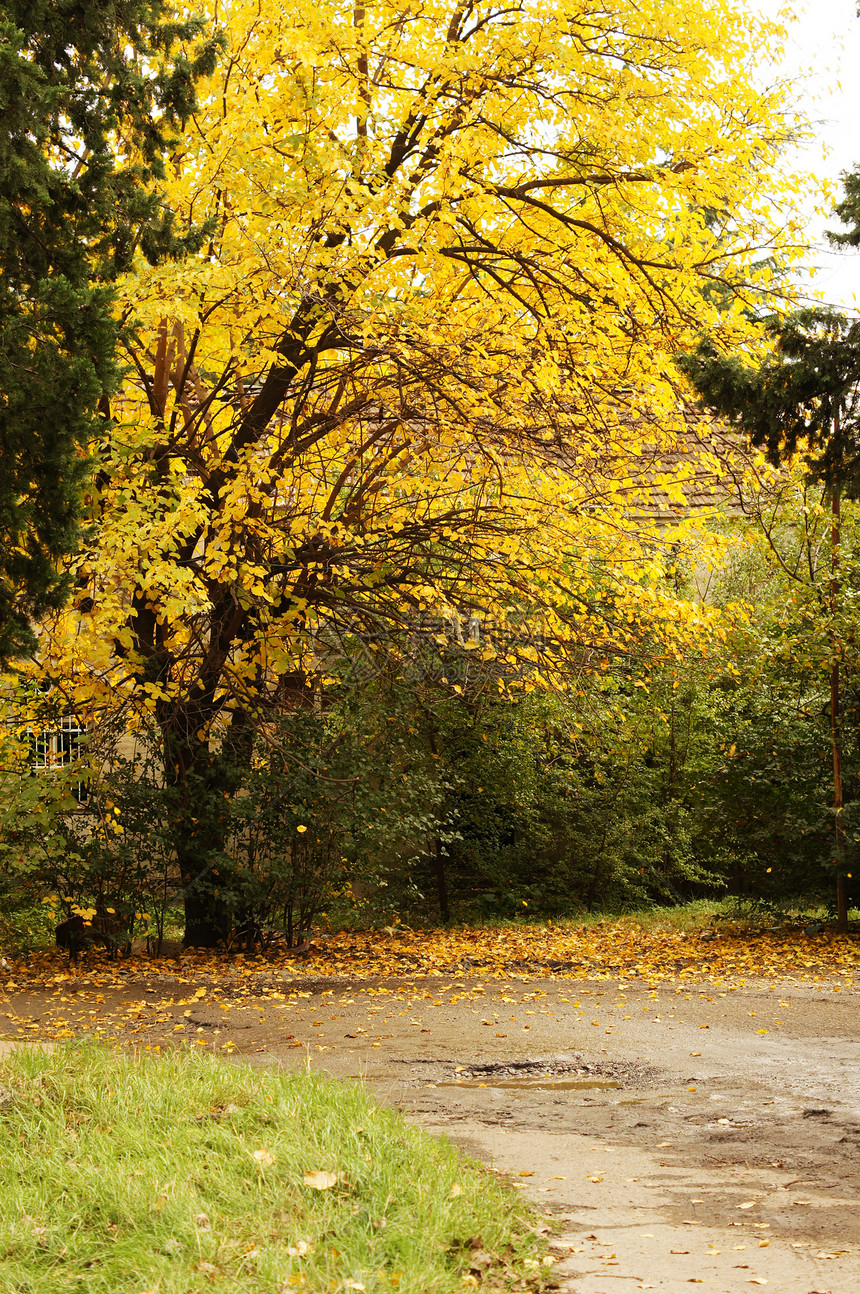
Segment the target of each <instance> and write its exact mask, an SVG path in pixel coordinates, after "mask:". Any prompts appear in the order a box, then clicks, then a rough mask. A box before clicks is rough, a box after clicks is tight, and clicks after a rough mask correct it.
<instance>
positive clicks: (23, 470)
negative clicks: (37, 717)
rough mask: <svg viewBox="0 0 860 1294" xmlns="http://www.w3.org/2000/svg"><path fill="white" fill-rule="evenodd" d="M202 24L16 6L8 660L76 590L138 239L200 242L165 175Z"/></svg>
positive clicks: (155, 245) (5, 75) (3, 109)
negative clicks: (92, 467)
mask: <svg viewBox="0 0 860 1294" xmlns="http://www.w3.org/2000/svg"><path fill="white" fill-rule="evenodd" d="M201 30H202V24H201V22H200V21H199V20H198V21H195V20H188V19H183V20H182V21H176V20H174V19H173V18H172V17H171V14H170V10H169V8H168V6H167V5H166V4H165V3H162V0H120V2H118V0H95V2H89V0H88V3H86V4H82V3H76V2H74V0H72V2H69V0H63V2H57V0H53V2H52V0H26V3H24V2H22V0H4V3H3V4H2V5H0V120H2V126H0V267H2V270H1V271H0V324H1V325H2V328H1V329H0V338H2V339H0V391H2V400H0V451H2V464H0V661H3V660H8V659H9V658H10V657H15V656H18V655H20V654H21V653H25V652H28V651H30V650H32V648H33V645H34V638H33V634H32V632H31V629H30V624H29V622H30V620H31V619H32V618H33V617H38V616H39V615H42V614H44V613H45V612H46V611H47V610H49V609H51V608H56V607H58V606H59V605H61V604H62V601H63V599H64V597H65V596H66V594H67V592H68V576H67V573H61V572H60V571H59V570H58V562H60V560H61V559H62V558H64V557H66V556H68V554H69V553H70V552H72V551H73V550H74V548H75V546H76V542H77V523H78V520H79V514H80V503H81V488H82V483H83V480H84V477H85V474H86V471H87V457H86V455H87V450H88V448H89V446H90V443H91V441H92V440H93V438H94V437H95V436H97V434H98V422H99V420H100V419H101V418H102V417H103V416H104V412H105V410H104V408H102V409H101V411H100V407H99V406H100V402H101V401H103V400H104V399H105V398H106V397H107V396H108V395H109V394H110V393H111V392H112V391H113V389H114V388H115V385H116V377H117V370H116V367H115V349H116V336H117V320H116V315H115V312H114V309H113V294H112V291H111V286H110V285H111V283H112V282H113V281H114V280H115V279H116V276H117V274H120V273H123V272H125V271H126V270H128V269H129V267H130V266H131V264H132V261H133V259H134V255H135V252H136V251H137V250H140V251H142V252H143V253H144V255H146V256H147V257H148V258H149V259H150V260H152V261H157V260H159V259H162V258H163V257H164V256H165V255H166V254H170V253H171V252H176V251H178V250H182V249H183V248H184V247H185V246H187V245H188V239H186V238H185V233H186V232H187V231H185V230H183V231H176V230H174V229H173V226H172V219H173V218H172V213H171V212H170V211H169V210H168V209H167V207H166V206H165V205H164V200H163V196H162V195H161V194H160V193H159V188H158V185H159V181H160V180H162V179H163V178H164V169H163V163H164V158H165V156H166V153H167V151H168V149H169V146H170V141H171V138H172V136H173V133H174V131H175V130H177V129H178V128H179V127H180V126H181V125H182V123H183V122H184V121H185V120H186V119H187V117H188V115H189V114H190V112H191V110H192V108H193V105H194V84H195V81H196V79H197V77H198V76H199V75H200V74H201V73H202V72H203V71H204V70H205V71H208V72H211V71H212V69H213V66H214V55H215V51H216V49H217V46H218V44H219V40H218V37H217V34H215V35H210V36H207V37H206V38H205V39H204V40H202V41H199V40H198V39H197V38H198V36H199V35H200V33H201ZM198 241H199V240H198ZM191 243H192V245H193V243H194V239H193V237H192V239H191Z"/></svg>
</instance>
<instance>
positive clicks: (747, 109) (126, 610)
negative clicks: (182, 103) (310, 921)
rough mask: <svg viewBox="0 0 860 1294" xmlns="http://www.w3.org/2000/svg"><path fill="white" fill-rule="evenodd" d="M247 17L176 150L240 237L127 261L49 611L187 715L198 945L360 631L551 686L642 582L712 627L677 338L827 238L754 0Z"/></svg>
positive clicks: (673, 607) (675, 634)
mask: <svg viewBox="0 0 860 1294" xmlns="http://www.w3.org/2000/svg"><path fill="white" fill-rule="evenodd" d="M221 12H222V13H223V10H222V11H221ZM227 21H228V23H229V33H228V34H229V42H230V48H229V55H228V57H227V58H226V59H225V61H224V63H223V64H222V65H221V66H220V67H219V69H218V71H217V72H216V74H215V75H214V76H213V77H212V78H211V79H210V81H209V82H208V84H207V86H206V90H205V93H202V94H201V96H200V99H201V101H200V107H199V109H198V111H197V112H196V113H195V114H194V116H193V118H192V120H191V122H190V124H189V128H188V130H187V131H186V133H185V135H184V136H183V139H182V143H181V146H179V147H177V149H176V151H175V153H174V155H173V157H172V158H171V163H170V168H169V181H170V182H169V202H170V206H171V208H172V209H173V210H175V211H176V212H177V213H178V222H179V227H180V228H184V227H185V225H186V224H189V225H190V224H200V223H203V222H206V223H207V224H208V225H210V226H211V237H210V238H209V240H208V242H207V244H206V246H205V247H204V248H201V251H200V254H199V255H195V256H189V257H188V258H187V259H186V260H185V261H184V262H183V263H182V264H181V265H179V266H175V265H161V266H155V267H147V266H146V265H145V264H144V263H143V262H142V261H141V260H140V259H138V260H137V262H136V264H135V267H134V272H133V273H132V274H130V275H129V276H128V277H127V279H126V280H125V283H124V287H123V297H122V319H123V323H124V327H125V336H126V337H127V338H128V342H127V355H128V361H129V364H130V366H131V368H132V373H131V376H130V378H129V380H128V381H127V383H126V384H125V386H124V388H123V390H122V392H121V393H118V395H117V397H116V398H115V399H114V400H113V402H112V404H111V416H112V426H111V428H110V429H109V430H108V432H107V434H106V435H105V436H104V437H103V438H102V439H101V440H100V441H98V443H97V444H96V445H95V446H94V451H93V452H94V453H95V454H96V455H97V457H98V462H99V476H98V482H97V489H95V490H94V491H93V493H92V496H91V509H92V513H91V515H92V519H93V523H94V532H93V533H94V539H93V543H92V545H91V547H90V548H89V549H88V550H87V551H86V553H85V554H83V555H82V556H81V558H80V560H79V561H78V562H77V563H76V565H75V568H74V569H75V575H76V578H77V581H78V587H79V590H80V596H79V598H78V605H77V610H76V614H75V616H74V617H73V618H67V619H65V620H63V619H61V620H58V621H56V622H54V623H51V624H46V626H45V629H44V633H43V636H42V642H41V647H42V658H43V660H44V662H45V668H49V669H51V670H52V671H53V673H54V675H55V676H61V677H62V678H63V679H64V680H65V686H67V687H68V689H69V693H70V695H72V696H74V699H75V705H76V706H77V707H78V708H79V710H80V712H81V713H82V714H85V715H90V716H92V717H93V718H95V719H97V718H98V716H99V714H101V713H104V711H105V709H106V708H108V707H111V706H113V707H115V708H116V707H120V708H121V707H125V712H126V713H127V715H128V722H129V723H130V724H131V725H132V726H133V725H134V723H135V722H148V721H149V720H150V719H153V720H154V722H155V723H156V724H157V727H158V729H159V731H160V734H161V741H162V751H163V761H164V776H165V781H166V788H167V793H168V794H169V795H170V796H171V797H172V801H171V802H172V805H173V816H174V823H175V849H176V855H177V860H178V865H179V868H180V870H181V873H182V877H183V881H184V901H185V911H186V940H187V941H188V942H189V943H199V944H212V943H213V942H215V941H216V940H217V939H218V938H219V937H222V936H223V935H224V934H225V932H226V931H227V929H228V928H229V925H230V922H231V920H232V912H231V906H230V876H229V868H230V862H229V858H228V857H227V855H226V852H225V848H224V841H225V830H226V811H225V805H228V804H229V802H230V799H231V797H232V796H233V794H234V793H235V790H236V789H237V787H238V786H239V785H240V783H241V778H242V769H243V767H247V765H248V762H249V761H250V760H251V758H252V752H253V745H254V734H255V731H257V730H258V729H259V726H260V725H261V724H263V723H264V722H265V719H266V715H267V714H271V713H272V711H273V709H274V708H277V707H278V706H282V705H285V704H294V703H298V701H299V700H300V699H301V698H302V697H305V698H306V699H308V700H311V699H313V698H314V697H316V701H315V702H314V703H315V704H321V703H322V694H321V692H320V688H322V687H324V683H325V678H326V673H327V670H329V669H331V668H332V661H333V660H334V659H336V660H337V661H339V662H342V661H344V660H348V659H350V658H351V656H355V655H357V656H362V657H364V658H368V659H370V658H372V657H373V656H374V655H376V654H384V655H385V656H386V657H387V659H388V660H389V662H394V663H395V664H396V662H397V660H399V659H400V658H401V656H402V655H403V654H404V653H407V654H408V644H409V642H410V641H412V640H413V638H414V635H416V634H419V635H420V634H422V633H423V634H429V635H436V636H437V637H443V638H444V637H447V639H448V640H449V641H451V640H455V641H458V642H459V643H460V644H462V650H463V651H464V652H469V651H471V652H474V653H475V655H476V656H479V657H481V658H483V659H484V661H490V660H497V661H498V686H499V687H501V688H505V687H506V686H507V683H506V678H507V677H508V676H509V675H510V674H511V672H512V671H513V670H514V669H516V671H517V672H518V673H519V675H520V677H521V681H522V682H523V684H524V686H535V685H539V684H540V683H541V682H542V681H543V682H546V681H551V680H552V679H553V678H555V679H556V680H558V679H561V678H562V677H563V676H564V675H565V671H567V670H568V669H569V668H571V667H573V668H574V669H577V670H582V669H589V670H590V669H594V670H597V671H599V670H600V669H601V668H606V667H607V666H608V664H609V661H610V658H611V657H612V656H613V655H618V654H620V655H622V656H623V655H624V654H625V653H628V652H630V651H631V650H632V649H633V648H634V647H635V645H636V643H637V642H638V641H639V625H640V624H641V622H642V619H643V617H644V618H645V619H646V620H647V622H648V625H649V633H650V635H651V638H652V641H653V642H654V644H655V650H658V651H662V652H664V653H668V652H671V650H672V649H673V643H675V642H678V641H681V640H682V639H687V638H689V636H690V635H691V634H695V632H696V631H697V630H699V629H700V628H701V627H702V616H703V614H704V613H702V612H701V611H700V610H696V608H694V607H693V606H692V605H691V604H689V603H687V602H684V601H683V600H682V599H679V598H677V597H675V596H673V595H672V592H671V590H670V589H669V590H667V586H666V585H665V583H664V582H663V575H664V573H665V567H666V560H667V559H666V543H667V537H666V536H665V535H664V534H662V532H661V531H660V530H659V529H658V527H657V526H656V525H655V524H653V523H651V522H649V521H648V520H647V516H645V512H644V510H643V500H645V499H646V497H647V495H648V492H649V490H651V489H653V488H659V489H661V490H662V491H663V492H664V493H665V492H668V493H669V494H670V495H671V496H672V497H675V498H676V499H677V501H679V502H680V501H681V500H682V497H683V496H682V494H681V493H679V490H680V486H679V480H678V473H677V471H676V470H675V469H672V471H671V472H670V471H669V470H668V468H667V467H666V466H665V465H664V462H663V459H664V454H663V450H664V449H665V448H666V447H668V446H670V445H672V444H673V443H674V441H675V438H676V436H677V434H678V433H679V431H680V430H681V428H682V425H683V414H682V411H681V408H680V401H679V390H678V379H677V371H676V369H675V368H674V364H673V359H672V357H673V355H674V354H675V352H676V351H677V349H678V348H679V346H682V345H685V344H689V345H691V344H692V340H693V338H694V336H695V335H696V334H697V332H698V329H699V328H700V327H701V326H702V324H703V322H705V323H706V324H710V323H713V324H714V326H715V327H716V326H719V327H720V328H721V329H722V333H723V335H724V337H725V338H726V339H727V340H729V339H731V338H736V339H737V340H738V343H739V344H740V342H741V341H742V339H743V338H744V337H745V336H746V335H747V333H748V331H749V329H750V326H751V325H750V324H749V322H748V317H749V313H750V307H751V306H752V305H754V304H755V303H756V302H758V301H759V300H760V298H761V295H762V293H767V292H771V291H773V290H774V288H775V285H776V286H778V279H776V278H775V274H776V271H775V269H774V267H775V266H778V265H779V263H780V260H781V258H783V257H784V253H785V249H786V248H787V247H788V245H789V244H790V243H791V241H792V240H793V238H794V231H793V228H792V227H791V226H790V224H789V225H788V226H787V225H786V223H785V221H784V220H783V219H782V218H781V220H780V228H779V229H776V228H775V227H774V224H773V207H772V203H771V202H770V198H769V197H768V199H767V201H765V200H764V199H763V197H762V196H761V195H762V194H768V193H770V192H772V191H773V186H774V184H775V180H774V178H773V173H772V171H771V166H772V163H773V160H774V158H775V155H776V152H777V150H778V147H779V144H780V141H781V138H782V136H783V134H784V132H785V121H786V118H785V102H784V97H783V92H782V91H781V90H780V89H775V90H770V91H767V92H763V91H761V90H760V89H758V88H756V86H755V85H754V81H753V78H752V77H751V75H750V65H751V62H752V56H753V51H754V49H755V48H756V44H757V42H758V41H759V40H760V39H763V35H762V33H764V32H765V31H766V32H767V34H768V36H772V35H773V34H774V33H773V29H772V28H770V27H767V28H762V29H761V31H760V32H759V33H758V34H756V33H753V34H750V26H749V19H748V17H747V16H746V15H744V16H743V17H741V16H736V15H735V14H733V12H732V11H731V9H730V7H729V6H728V5H725V4H722V3H718V4H710V3H708V4H704V5H701V6H700V5H698V4H693V5H692V7H691V6H690V4H684V5H681V4H669V5H668V6H667V5H666V4H664V3H659V4H658V3H656V0H655V2H654V3H650V2H649V3H646V4H645V6H644V7H643V6H642V5H641V4H636V5H634V4H632V3H630V0H613V3H611V4H610V5H609V7H608V8H607V7H606V6H603V7H595V6H593V5H591V4H590V3H589V0H579V2H578V3H575V4H573V5H571V4H569V3H566V4H563V5H562V4H558V3H554V2H551V3H550V4H549V5H546V4H540V5H538V4H536V3H532V0H526V3H524V4H522V5H519V6H518V7H517V8H516V9H514V10H511V9H510V8H507V7H504V6H497V5H495V4H492V3H471V2H469V0H434V3H431V4H430V5H429V6H422V7H420V8H416V7H415V6H412V5H411V4H409V3H407V2H406V0H380V3H374V4H365V5H361V6H358V5H357V6H355V7H354V8H352V9H344V8H342V7H338V6H335V5H332V4H330V3H328V2H327V0H323V2H322V3H314V4H311V3H305V0H299V3H297V4H295V5H292V6H290V7H289V9H288V10H285V9H284V8H283V7H282V6H280V5H277V4H274V3H269V2H268V0H236V3H235V4H231V6H230V7H229V13H228V18H227ZM717 299H718V303H719V310H718V306H717V304H716V302H717ZM682 474H683V473H682ZM670 530H671V528H670ZM682 530H683V527H682V526H679V527H677V528H676V531H675V532H673V533H670V534H669V536H668V542H670V543H672V542H677V544H678V545H680V544H682V542H683V534H682ZM444 685H445V686H451V687H458V686H460V685H459V684H455V683H454V682H453V680H448V679H447V677H446V679H445V680H444Z"/></svg>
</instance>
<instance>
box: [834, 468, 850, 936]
mask: <svg viewBox="0 0 860 1294" xmlns="http://www.w3.org/2000/svg"><path fill="white" fill-rule="evenodd" d="M830 499H831V508H832V523H831V527H830V614H831V615H835V614H836V610H837V607H838V604H839V542H840V533H839V532H840V521H841V516H840V500H839V494H838V492H837V490H836V489H835V487H834V488H833V489H832V490H831V494H830ZM836 648H837V644H836V640H835V636H834V635H833V633H832V631H831V650H832V651H833V653H834V655H833V662H832V664H831V666H830V741H831V746H832V749H833V811H834V817H835V829H836V926H837V929H838V930H839V931H840V932H841V933H842V934H847V932H848V878H847V877H846V875H845V820H844V818H843V816H842V808H843V799H842V724H841V716H840V712H839V659H838V657H837V656H836Z"/></svg>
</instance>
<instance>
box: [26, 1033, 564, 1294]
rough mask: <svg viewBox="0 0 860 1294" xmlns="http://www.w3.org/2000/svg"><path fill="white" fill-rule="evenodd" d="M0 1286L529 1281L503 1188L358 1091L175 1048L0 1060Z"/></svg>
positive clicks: (340, 1286)
mask: <svg viewBox="0 0 860 1294" xmlns="http://www.w3.org/2000/svg"><path fill="white" fill-rule="evenodd" d="M0 1089H2V1090H0V1155H2V1164H3V1172H2V1185H0V1289H2V1290H4V1291H27V1292H28V1294H57V1292H58V1291H62V1290H83V1289H86V1290H87V1292H88V1294H92V1292H94V1291H102V1290H104V1291H108V1290H109V1291H112V1292H113V1291H117V1294H119V1292H123V1294H124V1292H125V1291H128V1294H189V1292H190V1291H196V1290H225V1291H226V1290H230V1291H237V1292H240V1294H241V1292H242V1291H245V1292H247V1294H263V1292H264V1291H265V1294H287V1292H288V1291H299V1292H300V1291H303V1290H305V1291H308V1292H309V1294H318V1292H319V1294H323V1291H332V1294H334V1291H340V1290H344V1291H346V1290H367V1291H383V1290H384V1291H392V1290H396V1291H399V1292H400V1294H407V1292H409V1294H411V1292H412V1291H414V1292H415V1294H425V1292H427V1291H434V1292H436V1291H438V1292H439V1294H444V1292H446V1291H453V1290H458V1291H461V1292H462V1291H463V1290H466V1289H469V1288H470V1287H474V1286H475V1285H476V1284H478V1283H480V1285H481V1287H482V1288H489V1289H500V1290H501V1289H505V1290H510V1289H526V1288H528V1289H532V1288H538V1287H539V1286H540V1284H541V1274H542V1273H543V1274H545V1273H546V1270H547V1269H546V1267H544V1266H543V1264H542V1262H541V1258H542V1254H543V1253H544V1246H543V1244H542V1241H541V1240H540V1238H539V1237H538V1236H537V1235H536V1234H535V1232H534V1230H533V1229H532V1225H533V1218H532V1217H530V1215H529V1211H528V1209H527V1207H526V1205H525V1204H524V1203H523V1202H522V1201H521V1200H520V1199H519V1198H518V1197H517V1196H516V1194H515V1192H514V1191H513V1190H511V1189H510V1188H509V1187H507V1186H505V1185H504V1184H502V1183H498V1182H496V1181H495V1180H494V1179H493V1177H492V1175H491V1174H490V1173H489V1172H488V1171H487V1170H486V1169H484V1168H482V1167H481V1166H480V1165H478V1164H476V1163H474V1162H472V1161H470V1160H468V1159H466V1158H465V1157H464V1156H462V1155H461V1154H460V1153H459V1152H457V1151H456V1150H454V1149H453V1147H451V1146H450V1145H449V1144H447V1143H446V1142H445V1141H440V1140H438V1139H436V1138H434V1137H430V1136H429V1135H427V1134H426V1133H422V1132H420V1131H418V1130H415V1129H413V1128H410V1127H408V1126H407V1125H406V1123H405V1122H404V1121H403V1119H402V1118H401V1117H400V1116H399V1115H398V1114H396V1113H392V1112H391V1111H387V1110H383V1109H381V1108H380V1107H379V1106H377V1105H376V1104H374V1102H373V1100H372V1099H371V1098H370V1097H369V1096H368V1095H367V1094H366V1093H365V1092H364V1090H363V1089H362V1088H361V1087H360V1086H358V1085H354V1086H347V1085H343V1084H336V1083H333V1082H331V1081H327V1080H325V1079H321V1078H318V1077H316V1076H314V1075H305V1074H301V1075H294V1074H293V1075H288V1074H284V1073H282V1072H279V1071H275V1070H252V1069H250V1068H248V1067H246V1066H240V1065H235V1064H229V1063H226V1062H224V1061H218V1060H216V1059H214V1058H209V1057H205V1056H197V1055H190V1054H188V1053H186V1052H175V1053H173V1054H169V1055H166V1056H163V1057H160V1058H158V1059H156V1058H149V1057H148V1058H145V1059H136V1058H134V1057H132V1056H129V1055H123V1054H117V1053H116V1052H110V1051H107V1050H106V1049H101V1048H98V1047H68V1048H60V1049H58V1050H56V1051H48V1052H40V1051H29V1052H28V1051H26V1050H21V1051H18V1052H16V1053H13V1054H12V1055H11V1056H9V1057H8V1058H6V1060H4V1061H3V1062H2V1064H0Z"/></svg>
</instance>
